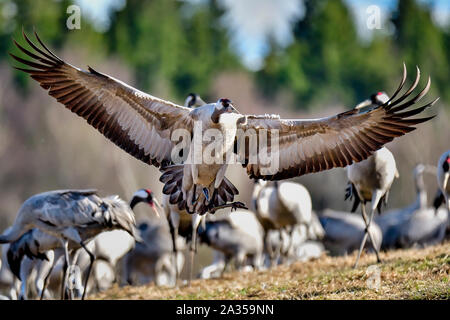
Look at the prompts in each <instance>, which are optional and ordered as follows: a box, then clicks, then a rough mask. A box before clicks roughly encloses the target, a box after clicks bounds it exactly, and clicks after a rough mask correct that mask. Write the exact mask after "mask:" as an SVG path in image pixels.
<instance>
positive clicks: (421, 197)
mask: <svg viewBox="0 0 450 320" xmlns="http://www.w3.org/2000/svg"><path fill="white" fill-rule="evenodd" d="M415 183H416V191H417V197H416V205H417V207H419V208H420V209H425V208H426V207H427V204H428V195H427V191H426V189H425V182H424V181H423V174H422V173H417V174H416V176H415Z"/></svg>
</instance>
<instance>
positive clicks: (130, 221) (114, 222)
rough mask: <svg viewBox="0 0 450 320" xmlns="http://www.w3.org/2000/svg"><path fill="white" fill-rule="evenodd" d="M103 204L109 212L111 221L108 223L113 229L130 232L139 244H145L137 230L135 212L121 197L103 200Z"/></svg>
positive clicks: (110, 197) (115, 196)
mask: <svg viewBox="0 0 450 320" xmlns="http://www.w3.org/2000/svg"><path fill="white" fill-rule="evenodd" d="M102 200H103V204H104V205H105V207H106V210H107V211H108V213H109V215H105V216H109V217H110V220H109V221H107V224H109V225H110V226H111V227H112V226H114V227H116V228H117V227H118V228H120V229H122V230H125V231H126V232H128V233H129V234H130V235H131V236H132V237H133V238H134V239H135V240H136V241H137V242H143V240H142V238H141V236H140V235H139V231H138V230H137V228H136V219H135V216H134V212H133V210H131V208H130V206H129V205H128V204H127V203H126V202H125V201H123V200H122V199H121V198H120V197H119V196H117V195H113V196H109V197H106V198H103V199H102Z"/></svg>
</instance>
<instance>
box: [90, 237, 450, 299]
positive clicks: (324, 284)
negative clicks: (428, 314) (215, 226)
mask: <svg viewBox="0 0 450 320" xmlns="http://www.w3.org/2000/svg"><path fill="white" fill-rule="evenodd" d="M355 257H356V255H351V256H348V257H329V256H322V257H321V258H320V259H318V260H315V261H310V262H306V263H300V262H298V263H295V264H292V265H290V266H278V267H276V268H273V269H271V270H267V271H259V272H257V271H255V272H251V273H239V272H230V273H225V275H224V277H223V278H222V279H212V280H194V281H192V284H191V286H190V287H180V288H158V287H155V286H154V285H148V286H141V287H122V288H119V287H114V288H112V289H110V290H108V291H106V292H103V293H101V294H98V295H97V296H94V297H92V298H91V299H449V298H450V277H449V276H450V242H446V243H444V244H441V245H437V246H433V247H429V248H426V249H408V250H395V251H390V252H385V253H382V255H381V258H382V260H383V263H382V264H379V265H378V268H379V269H378V270H379V271H380V273H379V274H380V277H379V279H380V282H379V286H378V288H377V286H376V281H372V280H371V279H372V276H371V274H376V272H375V273H372V271H371V269H372V268H374V267H371V268H369V267H370V266H371V265H372V264H374V262H375V257H374V255H372V254H363V256H362V260H361V261H360V266H359V267H358V268H357V269H353V268H352V265H353V262H354V260H355ZM375 279H376V277H375Z"/></svg>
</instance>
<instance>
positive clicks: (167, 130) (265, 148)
mask: <svg viewBox="0 0 450 320" xmlns="http://www.w3.org/2000/svg"><path fill="white" fill-rule="evenodd" d="M34 34H35V37H36V40H37V41H38V42H39V44H40V47H38V46H37V45H36V44H35V43H33V42H32V41H31V40H30V39H29V38H28V36H27V35H26V34H25V33H23V37H24V39H25V41H26V42H27V43H28V44H29V46H30V47H31V48H32V51H33V52H31V51H30V50H31V49H30V50H28V49H26V48H24V47H23V46H22V45H20V44H18V43H17V42H15V44H16V46H17V47H18V49H19V50H21V51H22V52H23V53H24V54H25V55H27V56H28V58H30V59H31V60H33V61H30V60H27V59H24V58H21V57H18V56H16V55H14V54H11V56H12V57H13V58H14V59H16V60H17V61H19V62H20V63H23V64H24V65H26V66H28V67H27V68H22V67H19V68H17V69H19V70H21V71H23V72H25V73H28V74H30V76H31V77H32V78H33V79H34V80H36V81H37V82H39V84H40V85H41V87H42V88H43V89H44V90H46V91H48V93H49V94H50V95H51V96H52V97H54V98H55V99H57V101H58V102H60V103H61V104H63V105H64V106H65V107H66V108H68V109H69V110H71V111H72V112H74V113H76V114H78V115H79V116H81V117H83V118H84V119H86V120H87V122H88V123H89V124H90V125H92V126H93V127H94V128H96V129H97V130H98V131H99V132H100V133H102V134H103V135H104V136H105V137H107V138H108V139H110V140H111V141H112V142H113V143H115V144H116V145H118V146H119V147H121V148H122V149H123V150H124V151H126V152H128V153H129V154H131V155H132V156H134V157H136V158H137V159H139V160H142V161H143V162H145V163H146V164H151V165H154V166H156V167H158V168H160V170H161V171H162V176H161V181H162V182H163V183H164V184H165V188H164V193H166V194H168V195H170V196H171V198H170V201H171V204H176V203H182V206H183V207H184V208H183V209H186V210H187V211H188V212H189V213H194V212H195V213H198V214H206V213H207V212H214V211H215V210H217V209H220V208H224V207H232V208H234V209H238V208H245V205H244V204H243V203H241V202H227V203H223V204H221V203H222V201H223V200H225V199H227V198H230V199H231V198H232V197H234V194H231V195H229V197H226V194H225V193H226V190H225V189H226V186H225V185H224V183H223V181H224V177H225V173H226V170H227V166H228V164H229V163H230V162H231V161H228V160H230V158H234V159H236V158H237V160H238V161H239V162H240V163H241V164H242V165H243V166H244V167H246V168H247V174H248V176H249V177H250V178H254V179H264V180H282V179H288V178H293V177H297V176H301V175H304V174H307V173H313V172H319V171H324V170H328V169H331V168H334V167H345V166H348V165H351V164H352V163H355V162H360V161H362V160H364V159H366V158H368V157H369V156H371V155H372V154H373V152H374V151H376V150H378V149H380V148H381V147H382V146H383V145H384V144H386V143H388V142H390V141H392V140H393V139H394V138H396V137H400V136H402V135H404V134H406V133H408V132H410V131H412V130H414V129H415V127H414V126H415V125H417V124H419V123H423V122H425V121H428V120H430V119H432V118H433V117H423V118H415V119H410V117H411V116H414V115H417V114H419V113H421V112H422V111H424V110H425V109H426V108H427V107H430V106H432V105H433V104H434V103H435V102H436V99H435V100H433V101H432V102H430V103H427V104H425V105H424V106H421V107H418V108H416V109H412V110H409V111H403V110H405V109H406V108H408V107H410V106H412V105H413V104H415V103H417V102H418V101H419V100H420V99H421V98H422V97H423V96H424V95H425V94H426V93H427V92H428V91H429V89H430V86H431V81H430V79H428V82H427V84H426V86H425V88H424V89H423V90H422V91H420V92H419V93H418V94H417V95H416V96H414V97H413V98H412V99H410V100H406V99H407V98H408V97H409V96H410V95H411V94H412V92H413V91H414V89H415V88H416V86H417V85H418V83H419V79H420V71H419V70H418V69H417V76H416V80H415V81H414V83H413V84H412V85H411V87H410V88H409V89H408V90H407V91H406V92H404V93H403V94H402V95H401V96H400V97H397V95H398V94H399V93H400V91H401V90H402V88H403V86H404V84H405V82H406V66H405V65H403V78H402V80H401V82H400V85H399V87H398V88H397V90H396V91H395V92H394V94H393V95H392V98H391V99H390V100H389V103H384V104H382V105H381V106H377V107H373V108H369V110H367V111H363V110H361V109H352V110H349V111H346V112H343V113H340V114H337V115H334V116H331V117H326V118H321V119H310V120H309V119H308V120H305V119H289V120H287V119H281V118H280V117H279V116H278V115H259V116H256V115H245V114H241V113H239V112H238V111H237V109H236V108H235V106H234V105H233V103H232V102H231V101H230V100H229V99H226V98H221V99H219V100H218V101H217V102H215V103H208V104H205V105H203V106H201V107H198V108H195V109H191V108H186V107H183V106H179V105H177V104H174V103H172V102H169V101H164V100H162V99H159V98H157V97H154V96H152V95H149V94H146V93H144V92H141V91H139V90H137V89H135V88H133V87H131V86H129V85H127V84H125V83H123V82H121V81H119V80H116V79H114V78H113V77H110V76H108V75H106V74H103V73H100V72H98V71H96V70H94V69H93V68H91V67H89V68H88V70H87V71H85V70H82V69H79V68H77V67H74V66H72V65H70V64H68V63H66V62H64V61H63V60H62V59H60V58H59V57H57V56H56V55H55V54H54V53H53V52H51V51H50V50H49V49H48V48H47V47H46V46H45V44H44V43H43V42H42V40H41V39H40V38H39V37H38V35H37V34H36V33H34ZM396 98H397V99H396ZM208 134H212V135H213V136H214V137H216V136H217V137H218V138H220V139H217V140H216V139H214V141H215V142H214V143H212V142H211V140H212V139H213V137H212V136H208ZM207 136H208V137H209V139H204V137H207ZM261 137H263V138H261ZM269 138H270V141H271V143H270V146H269V144H268V139H269ZM180 140H181V141H180ZM191 141H193V143H191ZM247 141H248V148H247ZM211 144H212V145H213V147H214V156H212V152H211V153H210V154H209V155H208V154H207V153H203V152H198V151H199V150H198V148H200V147H201V148H200V149H201V150H205V151H208V150H209V151H212V150H211V146H210V145H211ZM208 146H209V148H208ZM181 150H186V152H183V157H180V156H179V155H180V151H181ZM242 151H244V152H242ZM235 153H236V154H238V157H232V155H233V154H235ZM269 154H270V155H269ZM186 159H189V161H185V160H186ZM179 182H180V183H179ZM172 195H173V196H172ZM220 199H221V200H220Z"/></svg>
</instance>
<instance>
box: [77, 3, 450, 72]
mask: <svg viewBox="0 0 450 320" xmlns="http://www.w3.org/2000/svg"><path fill="white" fill-rule="evenodd" d="M181 1H185V2H191V3H199V2H200V3H201V2H202V1H205V0H181ZM344 1H345V2H346V3H347V4H348V6H349V7H350V9H351V10H352V13H353V15H354V17H355V22H356V26H357V28H358V34H359V35H360V37H361V38H362V39H365V40H370V38H371V35H372V30H369V29H368V28H367V25H366V21H367V17H368V13H367V12H366V10H367V8H368V7H369V6H371V5H376V6H377V7H378V8H379V9H380V18H381V22H382V31H385V32H389V27H390V26H389V25H388V24H387V23H385V22H386V21H387V20H388V18H389V15H390V12H391V11H392V10H393V9H394V8H396V6H397V0H344ZM75 2H76V3H78V4H79V5H80V6H81V7H82V14H87V16H88V19H89V20H91V21H92V22H93V24H94V25H95V26H96V27H97V29H98V30H100V31H102V30H106V29H108V27H109V23H110V21H109V13H110V12H111V11H116V10H121V9H122V8H123V7H124V6H125V5H126V0H95V1H93V0H75ZM418 2H419V3H423V4H427V5H429V6H430V7H431V8H433V19H434V20H435V21H436V22H437V23H438V24H440V25H446V26H448V25H449V21H450V1H449V0H418ZM219 4H220V5H221V6H222V7H223V8H224V9H226V13H225V15H224V16H223V18H222V21H221V23H223V24H224V25H225V26H226V27H227V28H228V29H229V31H230V35H232V37H231V38H232V39H231V40H232V43H231V45H232V46H233V49H234V50H235V51H236V52H237V53H238V54H239V55H240V57H241V59H242V61H243V62H244V64H245V65H246V66H247V67H249V68H250V69H253V70H257V69H259V68H260V67H261V66H262V62H263V59H264V56H265V54H266V53H267V51H268V43H267V40H268V38H269V37H272V38H273V39H274V40H275V41H276V42H277V43H278V44H279V45H281V46H287V45H289V43H290V42H291V40H292V24H293V23H294V22H295V21H296V19H298V18H299V17H302V15H303V14H304V9H303V1H302V0H282V1H280V0H219ZM255 8H258V10H255Z"/></svg>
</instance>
